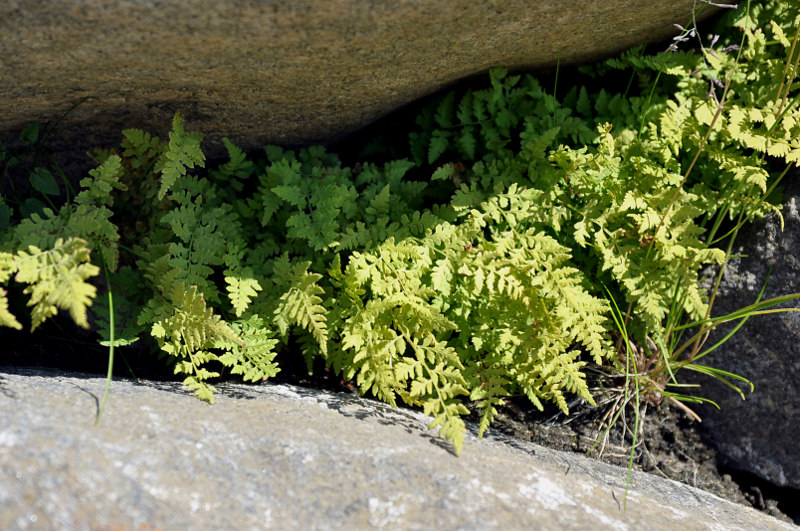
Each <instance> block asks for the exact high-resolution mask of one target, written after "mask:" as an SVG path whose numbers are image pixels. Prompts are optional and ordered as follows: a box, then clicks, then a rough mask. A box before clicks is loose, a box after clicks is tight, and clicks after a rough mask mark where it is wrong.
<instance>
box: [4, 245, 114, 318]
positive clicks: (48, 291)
mask: <svg viewBox="0 0 800 531" xmlns="http://www.w3.org/2000/svg"><path fill="white" fill-rule="evenodd" d="M13 267H14V269H15V270H16V271H17V274H16V276H15V277H14V280H15V281H17V282H22V283H25V284H29V286H28V287H26V288H25V290H24V293H25V294H28V295H30V296H31V297H30V302H29V303H28V306H33V309H32V310H31V318H32V323H31V330H33V329H35V328H36V327H37V326H39V325H40V324H42V323H43V322H44V321H45V320H46V319H47V318H48V317H51V316H53V315H55V314H56V313H57V311H58V309H59V308H60V309H63V310H67V311H69V314H70V316H71V317H72V320H73V321H75V324H77V325H79V326H82V327H83V328H89V322H88V320H87V318H86V311H87V308H88V307H89V306H91V305H92V301H93V300H94V297H95V295H96V294H97V289H96V288H95V287H94V286H93V285H92V284H90V283H88V282H87V280H88V279H90V278H91V277H94V276H96V275H97V274H98V273H99V272H100V268H98V267H97V266H95V265H93V264H91V263H90V252H89V248H88V247H87V246H86V241H84V240H81V239H78V238H69V239H67V240H66V241H64V240H62V239H61V238H59V239H58V240H56V242H55V244H54V245H53V247H52V248H51V249H48V250H41V249H39V248H38V247H36V246H33V245H31V246H29V247H28V250H27V251H22V250H20V251H18V252H17V255H16V256H15V257H14V265H13Z"/></svg>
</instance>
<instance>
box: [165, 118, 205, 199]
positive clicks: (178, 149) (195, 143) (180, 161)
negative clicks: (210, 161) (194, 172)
mask: <svg viewBox="0 0 800 531" xmlns="http://www.w3.org/2000/svg"><path fill="white" fill-rule="evenodd" d="M202 140H203V135H201V134H200V133H187V132H186V130H184V128H183V116H182V115H181V114H180V113H178V114H176V115H175V118H174V119H173V120H172V131H170V133H169V147H168V148H167V150H166V151H165V152H164V153H163V154H162V155H161V157H160V158H159V160H158V163H157V164H156V168H155V169H156V171H160V172H161V188H160V189H159V191H158V199H159V200H160V199H163V198H164V196H165V195H166V194H167V192H168V191H169V189H170V188H171V187H172V185H173V184H175V182H176V181H177V180H178V179H179V178H180V177H182V176H184V175H186V170H187V169H192V168H194V167H195V166H200V167H201V168H203V167H205V160H206V157H205V155H203V152H202V151H201V149H200V142H202Z"/></svg>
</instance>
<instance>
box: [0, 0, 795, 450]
mask: <svg viewBox="0 0 800 531" xmlns="http://www.w3.org/2000/svg"><path fill="white" fill-rule="evenodd" d="M798 22H799V21H798V14H797V10H796V9H794V10H793V9H792V8H791V7H789V6H786V5H783V3H781V2H767V3H764V4H759V5H757V6H752V7H749V6H747V7H745V6H743V7H742V8H741V9H740V10H738V11H736V12H735V13H730V14H729V15H728V16H727V17H726V18H725V20H724V22H723V24H722V26H721V28H722V29H720V30H719V31H720V35H719V36H717V37H715V38H714V39H712V40H711V44H709V45H708V46H702V45H701V47H700V49H699V50H697V51H679V50H674V51H667V52H663V53H658V54H654V55H645V54H643V52H642V49H635V50H631V51H629V52H626V53H624V54H623V55H622V56H620V57H619V58H616V59H613V60H609V61H607V62H605V63H603V64H601V65H597V66H595V67H591V68H588V69H586V70H585V72H584V76H586V78H585V79H586V82H585V84H583V85H578V84H575V85H573V86H572V87H570V89H569V90H567V91H564V93H563V94H560V93H559V90H558V89H557V87H553V89H552V90H550V89H548V88H547V87H545V86H543V85H542V84H541V83H540V82H539V81H537V79H536V78H534V77H533V76H530V75H526V76H521V75H509V74H508V72H507V71H506V70H504V69H501V68H499V69H494V70H492V72H491V74H490V79H489V85H488V86H487V87H486V88H484V89H478V90H468V91H464V92H458V93H457V92H451V93H448V94H447V95H444V96H442V97H441V98H440V99H439V100H438V101H435V102H433V103H432V104H431V105H429V106H428V107H426V108H425V109H423V110H422V112H421V113H420V115H419V117H418V119H417V121H416V126H415V127H414V128H413V130H412V131H411V132H410V135H409V139H410V149H409V152H408V157H407V158H401V159H397V160H392V161H388V162H382V163H380V164H376V163H370V162H360V163H357V164H354V165H353V166H345V165H343V164H342V163H341V162H340V160H339V158H338V157H337V156H336V155H335V154H333V153H330V152H328V151H327V150H326V149H325V148H322V147H310V148H307V149H303V150H299V151H292V150H285V149H282V148H279V147H276V146H267V147H266V148H265V150H264V152H263V154H262V155H261V156H255V157H252V156H248V155H247V154H245V153H244V152H242V151H241V150H240V149H239V148H238V147H237V146H235V145H233V144H232V143H231V142H229V141H228V140H224V144H225V148H226V150H227V153H228V160H227V161H224V162H223V163H221V164H218V165H217V164H215V165H208V167H207V164H206V162H207V161H206V159H205V156H204V154H203V151H202V149H201V142H202V136H201V135H200V134H198V133H193V132H190V131H187V130H186V128H185V124H184V121H183V118H182V117H181V115H180V114H178V115H176V116H175V118H174V120H173V123H172V130H171V132H170V133H169V138H168V139H159V138H156V137H154V136H151V135H150V134H148V133H146V132H144V131H140V130H133V129H130V130H126V131H123V139H122V143H121V145H120V147H119V149H116V150H104V151H97V152H95V153H93V157H94V158H95V160H96V162H97V164H98V166H97V168H96V169H94V170H92V171H91V172H90V175H89V176H88V177H86V178H85V179H83V180H82V181H81V182H80V186H81V188H80V190H72V189H71V187H70V186H69V182H68V180H67V179H66V178H63V179H62V181H61V182H59V181H58V180H57V178H56V177H57V176H58V175H56V176H54V175H53V174H52V173H50V172H48V171H46V170H42V169H41V168H40V167H34V168H32V169H31V170H30V174H29V176H30V178H29V180H28V182H29V183H30V188H31V191H32V192H35V195H38V196H39V197H40V198H41V199H38V198H31V197H23V196H22V195H21V193H15V190H13V189H11V187H8V188H7V189H9V190H11V193H10V194H6V195H5V196H4V197H2V198H0V284H2V285H3V286H6V287H7V291H6V289H3V290H2V291H0V324H2V325H3V326H6V327H10V328H17V329H19V328H22V326H23V325H22V323H21V322H20V321H19V320H18V318H17V316H18V315H20V314H21V313H23V311H22V310H21V309H20V308H18V307H15V305H14V303H13V302H14V301H15V300H18V299H20V298H21V299H22V300H23V301H26V302H27V305H28V307H29V309H30V312H29V314H30V322H29V326H30V328H31V329H32V330H36V329H37V328H39V327H40V326H41V325H42V324H43V323H45V322H46V321H47V320H48V319H50V318H51V317H53V316H54V315H55V314H56V313H57V312H58V311H59V310H64V311H66V312H68V314H69V315H70V317H71V319H72V320H73V321H74V322H75V323H76V324H78V325H79V326H82V327H84V328H92V329H93V330H95V331H96V332H97V333H98V334H99V336H100V341H101V344H102V345H104V346H107V347H108V348H109V349H111V352H112V353H113V351H114V349H120V348H130V347H129V346H130V345H132V344H136V343H137V342H139V344H141V343H143V342H150V343H151V344H153V345H155V348H153V350H156V351H158V352H159V353H160V354H161V355H162V356H163V357H164V358H165V359H166V360H168V362H169V363H170V364H171V365H172V367H173V370H174V372H175V373H176V374H180V375H182V377H183V378H184V380H183V382H184V384H185V385H186V386H187V387H188V388H189V389H191V390H193V391H194V392H195V394H196V395H197V396H198V397H200V398H202V399H204V400H207V401H213V396H214V391H215V389H214V386H213V382H214V380H215V379H216V378H219V377H220V376H221V375H223V374H233V375H239V376H241V377H242V378H243V379H244V380H246V381H262V380H264V379H267V378H272V377H274V376H275V375H276V374H277V373H278V371H280V365H279V364H278V363H277V362H276V360H277V359H279V355H280V356H281V357H286V356H294V357H298V358H301V359H302V360H303V361H304V363H305V364H306V367H307V369H308V370H309V372H311V371H312V370H313V369H315V368H317V369H319V368H324V369H327V370H329V371H332V372H334V373H335V374H337V375H340V376H341V377H342V378H343V379H344V380H348V381H350V380H352V381H353V382H354V385H355V386H356V387H357V388H358V390H359V391H360V392H361V393H370V394H372V395H373V396H375V397H377V398H378V399H380V400H383V401H385V402H388V403H390V404H392V405H396V404H397V403H398V401H402V402H404V403H406V404H409V405H412V406H418V407H421V408H422V409H423V410H424V411H425V412H426V413H427V414H429V415H431V416H432V417H433V422H432V424H431V427H438V428H439V430H440V433H441V434H442V435H443V436H444V437H445V438H447V439H448V440H450V441H452V443H453V444H454V447H455V450H456V452H460V451H461V448H462V445H463V440H464V433H465V426H464V422H463V416H464V415H466V414H467V413H468V412H469V410H468V408H467V405H468V404H470V403H472V404H474V405H475V407H476V408H477V410H478V414H479V422H480V433H481V434H482V433H483V432H484V431H485V430H486V429H487V428H488V426H489V425H490V424H491V422H492V420H493V419H494V416H495V415H496V411H497V409H496V408H497V406H498V405H500V404H502V403H503V400H504V397H508V396H510V395H520V394H522V395H525V396H526V397H527V398H528V399H529V400H530V402H531V403H532V404H534V405H535V406H536V407H539V408H541V407H542V405H543V403H546V402H552V403H554V404H556V405H557V406H558V407H559V408H560V409H561V410H562V411H563V412H565V413H566V412H568V410H569V401H570V400H573V399H574V398H575V397H577V398H579V399H582V400H584V401H586V402H587V403H590V404H594V403H595V402H596V401H598V400H600V401H604V402H611V403H614V404H616V408H617V411H621V410H622V409H623V408H624V406H625V405H626V404H628V403H632V402H636V403H638V402H639V401H641V400H645V401H648V402H651V403H655V402H658V401H660V400H662V399H663V398H664V397H666V398H668V399H670V400H673V401H676V402H678V401H691V400H698V398H696V397H693V396H690V395H688V394H687V393H686V392H685V391H683V388H682V387H681V384H680V383H679V381H678V380H677V379H676V376H675V373H676V372H678V370H679V369H687V370H695V371H700V372H703V373H707V374H709V375H711V376H715V377H717V378H720V379H722V380H723V381H729V380H735V379H736V378H737V377H736V376H735V375H731V374H729V373H727V372H725V371H724V370H721V369H714V368H711V367H708V366H705V365H701V364H699V363H698V361H699V360H700V359H701V358H703V357H704V356H705V355H706V354H707V353H708V352H710V351H711V350H713V347H712V348H710V349H707V348H706V349H704V346H703V337H704V336H705V335H706V334H707V332H708V331H709V330H710V329H711V328H713V327H714V326H716V325H717V324H720V323H722V322H727V321H731V320H742V319H746V318H747V317H749V316H750V315H754V314H758V313H763V312H764V311H768V310H767V308H768V307H769V306H770V305H772V304H775V303H777V302H781V301H783V300H786V299H787V298H789V297H791V296H787V297H784V298H781V299H780V300H769V301H761V300H758V301H754V303H753V304H752V305H751V306H748V307H746V308H744V309H743V310H741V311H740V312H736V313H735V314H731V315H729V316H724V317H721V318H715V319H711V318H710V313H709V310H710V306H711V303H712V302H713V293H712V294H711V295H710V294H708V293H706V292H705V291H704V290H703V289H701V288H700V286H699V283H698V274H699V272H700V271H701V270H702V269H703V268H704V267H706V266H708V265H715V264H723V263H724V262H725V260H726V258H727V256H728V255H729V253H730V246H731V242H732V240H733V238H734V237H735V234H736V231H737V229H738V227H740V226H741V224H742V223H744V222H746V221H748V220H751V219H753V218H756V217H759V216H762V215H763V214H764V213H766V212H769V211H772V210H776V209H777V207H776V206H775V204H774V194H772V192H773V191H774V190H775V187H776V185H777V183H778V182H779V180H780V178H781V177H782V175H783V174H784V173H785V170H784V171H783V172H782V173H781V172H780V171H778V172H774V171H772V169H773V167H774V165H776V164H784V165H785V166H786V168H787V169H788V167H789V166H790V165H793V164H796V163H798V161H800V106H799V105H798V102H797V98H798V91H797V89H796V87H795V86H794V85H793V83H794V79H795V74H796V70H797V58H798V56H800V49H798V42H797V41H798V33H797V31H798V30H797V28H798V27H799V26H800V25H798ZM687 35H688V34H687ZM681 38H683V37H681ZM610 70H613V71H615V72H616V73H617V75H619V72H622V73H623V75H627V76H629V77H630V83H629V84H628V87H627V88H626V90H625V91H624V92H621V93H620V92H613V91H607V90H604V89H602V88H601V89H599V90H598V89H597V88H596V87H597V86H598V82H597V81H595V80H593V79H591V78H592V77H601V76H602V75H603V74H604V73H605V72H607V71H610ZM35 143H36V139H32V141H31V144H32V145H33V144H35ZM14 160H15V154H14V153H11V152H10V151H9V150H6V149H4V148H2V147H1V146H0V163H2V164H4V170H3V171H4V173H6V172H7V170H8V168H9V167H10V166H12V165H13V161H14ZM62 199H63V200H62ZM726 248H727V251H726ZM26 325H28V323H27V322H26ZM716 346H717V345H715V346H714V347H716ZM590 367H591V368H592V370H594V371H598V372H600V373H602V374H604V376H605V378H606V379H605V380H603V381H604V383H603V385H601V386H600V388H595V389H592V388H590V387H589V385H588V384H587V379H586V371H587V369H588V368H590ZM731 385H732V384H731ZM732 387H733V385H732Z"/></svg>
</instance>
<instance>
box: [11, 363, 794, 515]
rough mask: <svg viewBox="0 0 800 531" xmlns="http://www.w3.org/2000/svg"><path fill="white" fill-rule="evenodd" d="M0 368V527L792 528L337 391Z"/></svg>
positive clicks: (662, 483) (676, 488)
mask: <svg viewBox="0 0 800 531" xmlns="http://www.w3.org/2000/svg"><path fill="white" fill-rule="evenodd" d="M104 386H105V380H104V379H103V378H98V377H95V376H87V375H81V374H74V373H73V374H62V373H58V372H43V371H41V370H31V369H21V368H11V367H5V368H0V528H2V529H77V530H81V529H165V530H168V529H269V528H278V529H286V528H291V529H337V528H348V529H367V528H379V529H380V528H387V529H542V530H550V529H553V530H556V529H557V530H559V531H560V530H563V529H594V528H597V527H598V526H600V527H602V528H604V529H620V530H624V529H653V530H673V529H684V530H696V529H697V530H699V529H726V530H737V529H741V530H751V529H762V530H772V529H775V530H777V529H793V526H792V525H791V524H787V523H784V522H781V521H779V520H776V519H774V518H772V517H770V516H767V515H764V514H761V513H758V512H756V511H755V510H753V509H750V508H747V507H744V506H739V505H736V504H733V503H731V502H728V501H726V500H722V499H720V498H717V497H715V496H713V495H711V494H708V493H705V492H703V491H700V490H697V489H694V488H692V487H690V486H687V485H684V484H680V483H676V482H673V481H671V480H667V479H663V478H660V477H656V476H650V475H647V474H641V473H634V474H633V476H632V480H631V486H630V490H629V491H628V495H627V508H626V509H623V505H622V504H623V500H624V495H625V476H626V474H625V470H624V469H621V468H618V467H613V466H610V465H606V464H604V463H601V462H599V461H595V460H591V459H589V458H586V457H584V456H582V455H578V454H568V453H562V452H558V451H554V450H549V449H547V448H542V447H539V446H536V445H533V444H530V443H527V442H524V441H519V440H508V439H504V438H500V437H495V436H492V437H488V438H486V439H483V440H479V439H477V438H476V437H475V436H474V433H475V427H474V426H470V430H471V433H470V434H468V436H467V441H466V444H465V447H464V451H463V453H462V455H461V456H460V457H456V456H455V455H454V454H453V452H452V449H451V448H450V446H449V444H447V443H445V442H443V441H442V440H441V439H440V438H438V437H437V436H436V435H435V434H434V433H432V432H429V431H428V430H427V428H426V426H427V424H428V422H429V420H430V419H428V418H425V417H424V416H422V415H421V414H420V413H416V412H412V411H408V410H392V409H390V408H389V407H388V406H386V405H383V404H380V403H376V402H372V401H368V400H364V399H359V398H356V397H353V396H350V395H341V394H340V395H332V394H328V393H325V392H320V391H312V390H307V389H302V388H298V387H292V386H288V385H273V384H262V385H258V386H247V385H242V384H224V385H221V386H220V388H219V389H220V392H219V394H218V395H217V400H216V403H215V404H214V405H209V404H206V403H203V402H200V401H199V400H197V399H196V398H193V397H191V396H189V395H188V394H187V393H186V392H185V391H183V390H181V388H180V385H179V384H176V383H163V382H146V381H140V382H139V383H134V382H131V381H125V380H117V381H114V382H113V384H112V386H111V396H110V399H109V402H108V405H107V407H106V410H105V412H104V414H103V417H102V419H101V421H100V423H99V424H98V425H95V423H94V417H95V413H96V410H97V407H98V402H99V399H100V397H101V396H102V393H103V389H104Z"/></svg>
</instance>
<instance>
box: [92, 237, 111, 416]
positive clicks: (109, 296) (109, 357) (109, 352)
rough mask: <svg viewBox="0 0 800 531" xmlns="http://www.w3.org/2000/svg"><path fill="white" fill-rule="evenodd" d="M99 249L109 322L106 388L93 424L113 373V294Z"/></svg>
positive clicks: (98, 414)
mask: <svg viewBox="0 0 800 531" xmlns="http://www.w3.org/2000/svg"><path fill="white" fill-rule="evenodd" d="M98 249H99V250H100V261H101V262H102V263H103V273H104V274H105V277H106V286H107V287H108V322H109V335H108V337H109V340H110V341H109V344H108V372H107V373H106V389H105V391H104V392H103V400H101V401H100V407H99V408H98V410H97V417H96V418H95V420H94V423H95V425H97V424H99V423H100V417H102V416H103V410H104V409H105V407H106V401H107V400H108V392H109V390H110V389H111V379H112V377H113V375H114V341H115V338H114V296H113V295H112V292H111V279H110V278H109V275H108V268H107V267H106V261H105V259H104V258H103V250H102V248H99V247H98Z"/></svg>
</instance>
